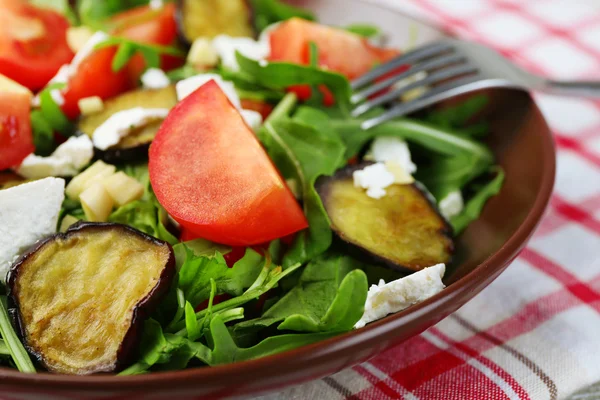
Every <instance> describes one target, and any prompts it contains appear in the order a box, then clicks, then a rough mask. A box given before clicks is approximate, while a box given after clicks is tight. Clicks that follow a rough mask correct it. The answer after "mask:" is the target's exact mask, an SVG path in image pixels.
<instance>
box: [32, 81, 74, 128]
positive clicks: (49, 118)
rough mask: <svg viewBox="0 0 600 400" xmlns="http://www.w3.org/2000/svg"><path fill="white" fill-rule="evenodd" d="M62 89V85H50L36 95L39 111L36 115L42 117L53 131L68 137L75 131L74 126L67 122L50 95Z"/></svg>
mask: <svg viewBox="0 0 600 400" xmlns="http://www.w3.org/2000/svg"><path fill="white" fill-rule="evenodd" d="M62 87H64V84H50V85H48V86H47V87H46V88H44V90H42V91H41V92H40V93H39V94H38V96H39V97H40V110H39V111H40V113H41V114H38V115H39V116H38V118H40V117H43V119H44V120H45V121H46V123H47V124H48V126H50V127H51V128H52V130H53V131H56V132H59V133H61V134H62V135H63V136H65V137H68V136H71V135H72V134H73V132H74V131H75V126H74V125H73V124H72V123H71V121H69V118H67V116H66V115H65V114H64V113H63V111H62V109H61V108H60V106H59V105H58V104H56V101H54V99H53V98H52V94H51V92H52V91H53V90H59V89H60V88H62Z"/></svg>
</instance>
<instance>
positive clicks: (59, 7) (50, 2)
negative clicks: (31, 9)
mask: <svg viewBox="0 0 600 400" xmlns="http://www.w3.org/2000/svg"><path fill="white" fill-rule="evenodd" d="M29 1H30V2H31V3H32V4H33V5H36V6H38V7H42V8H49V9H52V10H54V11H56V12H58V13H60V14H62V15H64V16H65V17H66V18H67V19H68V20H69V22H70V23H71V25H77V23H78V20H77V15H76V14H75V12H74V11H73V9H72V8H71V5H70V4H69V0H29Z"/></svg>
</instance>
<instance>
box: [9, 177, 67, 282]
mask: <svg viewBox="0 0 600 400" xmlns="http://www.w3.org/2000/svg"><path fill="white" fill-rule="evenodd" d="M64 190H65V181H64V179H60V178H46V179H42V180H38V181H34V182H29V183H24V184H22V185H19V186H15V187H12V188H10V189H4V190H0V281H2V282H4V281H5V280H6V273H7V272H8V269H9V268H10V266H11V265H12V264H13V263H14V261H15V260H16V258H17V257H18V256H19V255H21V254H22V253H23V252H24V251H25V250H27V249H28V248H29V247H30V246H32V245H33V244H35V242H37V241H38V240H40V239H43V238H44V237H46V236H48V235H51V234H53V233H55V232H56V225H57V223H58V215H59V213H60V209H61V205H62V202H63V200H64V198H65V194H64Z"/></svg>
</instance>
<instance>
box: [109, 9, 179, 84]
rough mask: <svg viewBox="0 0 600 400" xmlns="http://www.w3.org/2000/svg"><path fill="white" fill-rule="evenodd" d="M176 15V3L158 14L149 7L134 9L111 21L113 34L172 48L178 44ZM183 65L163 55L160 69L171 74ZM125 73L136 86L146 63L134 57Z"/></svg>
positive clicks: (140, 58) (158, 11)
mask: <svg viewBox="0 0 600 400" xmlns="http://www.w3.org/2000/svg"><path fill="white" fill-rule="evenodd" d="M175 12H176V6H175V3H167V4H165V5H164V6H163V7H162V8H160V9H157V10H154V9H152V8H150V6H141V7H136V8H133V9H131V10H128V11H125V12H122V13H120V14H118V15H116V16H115V17H113V18H112V19H111V25H112V27H113V28H112V34H114V35H117V36H123V37H126V38H128V39H131V40H135V41H136V42H140V43H148V44H156V45H161V46H168V45H171V44H173V42H175V41H176V40H177V23H176V22H175ZM183 62H184V59H183V57H175V56H170V55H163V56H161V65H160V66H161V68H162V69H164V70H170V69H173V68H176V67H178V66H180V65H181V64H182V63H183ZM127 69H128V71H129V77H130V79H131V80H132V81H133V82H134V83H137V81H138V79H139V78H140V76H141V75H142V73H143V72H144V70H145V69H146V62H145V61H144V58H143V57H142V56H140V55H139V54H137V55H135V56H134V57H133V58H132V59H131V61H130V62H129V65H128V66H127Z"/></svg>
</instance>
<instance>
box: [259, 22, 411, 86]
mask: <svg viewBox="0 0 600 400" xmlns="http://www.w3.org/2000/svg"><path fill="white" fill-rule="evenodd" d="M270 41H271V55H270V57H269V59H270V60H271V61H282V62H292V63H297V64H303V65H308V63H309V61H310V54H309V48H310V47H309V44H310V43H311V42H314V43H315V44H316V45H317V48H318V52H319V66H320V67H322V68H327V69H329V70H331V71H335V72H339V73H340V74H343V75H345V76H346V77H347V78H348V79H354V78H357V77H359V76H361V75H363V74H364V73H366V72H368V71H369V70H370V69H371V68H373V67H374V66H375V65H377V64H379V63H382V62H385V61H387V60H389V59H390V58H393V57H395V56H396V55H398V54H400V52H399V51H397V50H393V49H380V48H377V47H375V46H372V45H371V44H370V43H369V42H368V41H367V40H366V39H365V38H362V37H360V36H358V35H355V34H353V33H350V32H347V31H345V30H342V29H337V28H332V27H330V26H325V25H320V24H317V23H314V22H310V21H306V20H303V19H300V18H292V19H290V20H288V21H286V22H283V23H281V24H280V25H279V26H278V27H277V28H276V29H275V30H273V32H271V36H270Z"/></svg>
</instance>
